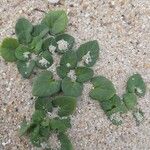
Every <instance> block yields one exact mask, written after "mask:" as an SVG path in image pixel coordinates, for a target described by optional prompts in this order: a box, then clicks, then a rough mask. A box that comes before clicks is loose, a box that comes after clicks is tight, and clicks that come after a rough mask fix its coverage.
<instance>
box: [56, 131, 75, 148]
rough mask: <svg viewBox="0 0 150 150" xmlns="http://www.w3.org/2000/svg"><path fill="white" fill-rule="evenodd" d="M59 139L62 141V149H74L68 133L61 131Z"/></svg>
mask: <svg viewBox="0 0 150 150" xmlns="http://www.w3.org/2000/svg"><path fill="white" fill-rule="evenodd" d="M58 139H59V140H60V143H61V150H73V145H72V143H71V141H70V140H69V138H68V136H67V135H66V134H64V133H59V135H58Z"/></svg>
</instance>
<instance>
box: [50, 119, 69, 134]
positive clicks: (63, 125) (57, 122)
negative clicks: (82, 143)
mask: <svg viewBox="0 0 150 150" xmlns="http://www.w3.org/2000/svg"><path fill="white" fill-rule="evenodd" d="M50 128H51V130H53V131H56V132H66V131H67V129H68V128H71V124H70V118H67V119H60V118H54V119H51V120H50Z"/></svg>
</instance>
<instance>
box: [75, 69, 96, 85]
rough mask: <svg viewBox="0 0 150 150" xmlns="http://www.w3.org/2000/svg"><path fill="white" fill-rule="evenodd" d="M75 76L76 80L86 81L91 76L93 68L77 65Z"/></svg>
mask: <svg viewBox="0 0 150 150" xmlns="http://www.w3.org/2000/svg"><path fill="white" fill-rule="evenodd" d="M75 72H76V76H77V82H81V83H84V82H87V81H89V80H90V79H91V78H92V77H93V74H94V72H93V70H92V69H90V68H87V67H77V68H76V69H75Z"/></svg>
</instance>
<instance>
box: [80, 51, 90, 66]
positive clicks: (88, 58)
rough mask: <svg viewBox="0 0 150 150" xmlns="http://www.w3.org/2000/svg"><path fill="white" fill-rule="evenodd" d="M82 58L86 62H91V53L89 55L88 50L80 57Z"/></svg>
mask: <svg viewBox="0 0 150 150" xmlns="http://www.w3.org/2000/svg"><path fill="white" fill-rule="evenodd" d="M82 60H83V62H85V63H86V64H89V63H90V62H92V58H91V55H90V51H88V52H87V54H86V55H84V56H83V57H82Z"/></svg>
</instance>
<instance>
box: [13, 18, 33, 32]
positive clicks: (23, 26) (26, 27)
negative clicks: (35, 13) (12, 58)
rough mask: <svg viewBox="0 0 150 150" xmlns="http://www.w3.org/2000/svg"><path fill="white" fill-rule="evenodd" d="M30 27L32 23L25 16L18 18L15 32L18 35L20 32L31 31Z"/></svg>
mask: <svg viewBox="0 0 150 150" xmlns="http://www.w3.org/2000/svg"><path fill="white" fill-rule="evenodd" d="M32 29H33V26H32V24H31V23H30V22H29V21H28V20H27V19H25V18H20V19H18V21H17V23H16V26H15V32H16V34H17V35H19V34H20V33H31V32H32Z"/></svg>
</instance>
